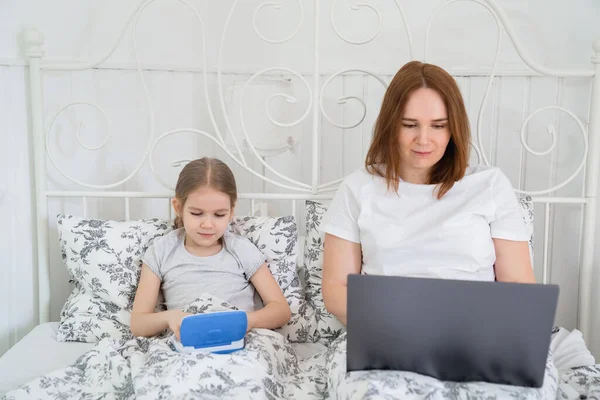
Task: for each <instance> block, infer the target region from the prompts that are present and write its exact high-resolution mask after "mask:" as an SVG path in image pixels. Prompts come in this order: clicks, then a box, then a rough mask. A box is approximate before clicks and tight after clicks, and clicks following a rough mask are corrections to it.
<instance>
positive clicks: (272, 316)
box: [131, 158, 291, 340]
mask: <svg viewBox="0 0 600 400" xmlns="http://www.w3.org/2000/svg"><path fill="white" fill-rule="evenodd" d="M236 200H237V189H236V184H235V178H234V176H233V173H232V172H231V170H230V169H229V167H228V166H227V165H226V164H225V163H223V162H222V161H220V160H217V159H214V158H201V159H199V160H195V161H192V162H190V163H189V164H187V165H186V166H185V167H184V168H183V170H182V171H181V173H180V174H179V179H178V180H177V186H176V187H175V198H174V199H173V200H172V202H173V208H174V209H175V213H176V214H177V217H176V218H175V223H174V227H175V229H174V230H173V231H172V232H170V233H168V234H166V235H164V236H162V237H159V238H156V239H155V240H154V242H153V243H152V244H151V245H150V247H148V250H147V251H146V254H145V255H144V257H143V258H142V261H143V264H142V272H141V276H140V282H139V285H138V288H137V292H136V296H135V300H134V303H133V311H132V314H131V332H132V333H133V335H134V336H154V335H156V334H158V333H160V332H162V331H163V330H165V329H166V328H169V329H170V330H171V331H173V333H174V334H175V336H176V337H177V339H178V340H179V328H180V326H181V321H182V319H183V317H185V316H186V315H189V314H187V313H185V312H183V311H181V310H182V308H184V307H185V306H186V305H187V304H189V303H190V302H191V301H192V300H194V299H196V298H197V297H198V296H199V295H201V294H203V293H208V294H211V295H214V296H217V297H219V298H221V299H223V300H225V301H227V302H229V303H230V304H232V305H234V306H236V307H237V308H238V309H240V310H244V311H246V312H247V313H248V328H247V331H249V330H250V329H252V328H266V329H274V328H279V327H281V326H283V325H285V324H286V323H287V322H288V321H289V320H290V317H291V311H290V307H289V306H288V303H287V301H286V299H285V297H284V296H283V292H282V291H281V288H280V287H279V285H278V284H277V282H276V281H275V279H274V278H273V276H272V275H271V272H270V271H269V268H268V267H267V264H266V263H265V256H264V255H263V254H262V253H261V252H260V250H258V249H257V248H256V247H255V246H254V245H253V244H252V242H250V241H249V240H248V239H246V238H243V237H241V236H238V235H235V234H233V233H232V232H230V231H228V230H227V227H228V225H229V223H230V222H231V220H232V218H233V211H234V207H235V203H236ZM161 289H162V291H163V295H164V299H165V303H166V306H167V311H162V312H155V309H156V305H157V301H158V295H159V292H160V290H161ZM255 290H256V291H258V294H259V295H260V297H261V298H262V301H263V304H264V307H263V308H261V309H260V310H258V311H256V310H255V304H254V298H255Z"/></svg>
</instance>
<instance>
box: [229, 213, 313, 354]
mask: <svg viewBox="0 0 600 400" xmlns="http://www.w3.org/2000/svg"><path fill="white" fill-rule="evenodd" d="M231 229H232V231H233V232H234V233H237V234H238V235H242V236H245V237H247V238H248V239H250V241H251V242H252V243H254V245H255V246H256V247H258V248H259V250H260V251H262V252H263V254H264V255H265V256H266V257H267V265H268V266H269V269H270V270H271V273H272V274H273V276H274V277H275V279H276V280H277V283H279V286H281V289H282V290H283V294H284V295H285V297H286V299H287V301H288V304H289V305H290V308H291V310H292V318H291V319H290V321H289V322H288V323H287V325H286V326H284V327H282V328H280V329H278V330H277V331H278V332H279V333H281V334H282V335H284V336H286V337H287V339H288V340H289V341H291V342H306V341H309V340H310V338H309V332H308V321H309V319H310V318H311V309H310V308H308V307H307V303H306V301H305V299H304V293H303V290H302V287H301V284H300V279H299V276H298V267H297V260H298V227H297V225H296V221H295V220H294V217H291V216H289V217H280V218H273V217H236V218H234V220H233V222H232V223H231Z"/></svg>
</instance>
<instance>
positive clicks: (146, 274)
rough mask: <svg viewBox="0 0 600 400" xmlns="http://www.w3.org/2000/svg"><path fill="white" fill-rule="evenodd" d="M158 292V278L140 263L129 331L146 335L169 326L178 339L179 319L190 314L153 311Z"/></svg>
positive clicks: (152, 334) (134, 334) (135, 334)
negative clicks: (140, 267)
mask: <svg viewBox="0 0 600 400" xmlns="http://www.w3.org/2000/svg"><path fill="white" fill-rule="evenodd" d="M159 292H160V278H159V277H158V276H156V274H155V273H154V272H152V270H151V269H150V268H149V267H148V266H147V265H146V264H142V273H141V276H140V282H139V284H138V288H137V291H136V293H135V300H134V301H133V310H132V312H131V333H132V334H133V336H145V337H148V336H154V335H157V334H159V333H161V332H162V331H164V330H165V329H167V328H170V329H171V330H172V331H173V333H175V336H176V337H177V340H179V328H180V327H181V320H182V319H183V317H185V316H186V315H190V314H187V313H184V312H183V311H180V310H168V311H161V312H154V310H155V309H156V303H157V301H158V294H159Z"/></svg>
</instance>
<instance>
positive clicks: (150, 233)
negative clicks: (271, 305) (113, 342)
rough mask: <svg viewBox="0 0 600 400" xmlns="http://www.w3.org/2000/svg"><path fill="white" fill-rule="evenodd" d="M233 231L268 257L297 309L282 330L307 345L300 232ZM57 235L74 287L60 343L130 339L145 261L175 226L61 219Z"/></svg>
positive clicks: (245, 224)
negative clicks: (298, 262)
mask: <svg viewBox="0 0 600 400" xmlns="http://www.w3.org/2000/svg"><path fill="white" fill-rule="evenodd" d="M231 229H232V230H233V231H234V232H235V233H238V234H240V235H243V236H246V237H248V238H249V239H250V240H251V241H252V242H253V243H254V244H255V245H256V246H257V247H258V248H259V249H260V250H261V251H262V252H263V253H264V254H265V255H266V257H267V263H268V266H269V269H270V270H271V272H272V273H273V275H274V276H275V279H276V280H277V282H278V283H279V284H280V285H281V287H282V289H283V291H284V295H285V296H286V298H287V300H288V303H289V304H290V307H291V308H292V320H291V321H290V322H289V323H288V324H287V325H286V326H285V327H283V328H281V329H280V331H281V333H282V334H284V335H285V336H287V337H288V339H289V340H292V341H304V340H305V338H306V336H307V322H306V319H307V317H306V316H305V315H304V313H305V312H307V310H306V307H305V306H304V305H303V303H304V296H303V292H302V289H301V287H300V280H299V279H298V272H297V270H296V257H297V249H298V230H297V227H296V223H295V222H294V219H293V218H292V217H281V218H272V217H245V218H235V219H234V221H233V222H232V224H231ZM58 230H59V237H60V245H61V250H62V254H63V260H64V262H65V265H66V267H67V270H68V271H69V273H70V275H71V278H72V279H71V280H72V283H74V285H75V287H74V289H73V291H72V293H71V295H70V296H69V298H68V300H67V302H66V303H65V305H64V306H63V309H62V311H61V318H60V324H59V334H58V340H59V341H80V342H97V341H98V340H100V339H102V338H104V337H106V336H112V337H117V338H126V337H130V335H131V332H130V330H129V324H130V316H131V308H132V306H133V300H134V298H135V291H136V288H137V283H138V280H139V271H140V268H141V258H142V256H143V255H144V253H145V251H146V249H147V248H148V246H149V245H150V243H151V241H152V240H153V239H154V238H156V237H157V236H161V235H163V234H165V233H167V232H169V231H170V230H171V222H170V221H165V220H159V219H147V220H139V221H104V220H97V219H86V218H79V217H74V216H65V215H59V216H58Z"/></svg>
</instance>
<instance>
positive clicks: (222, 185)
mask: <svg viewBox="0 0 600 400" xmlns="http://www.w3.org/2000/svg"><path fill="white" fill-rule="evenodd" d="M202 187H210V188H213V189H215V190H218V191H219V192H223V193H225V194H227V195H228V196H229V199H230V200H231V208H233V207H234V206H235V203H236V201H237V187H236V184H235V177H234V176H233V172H231V169H229V167H228V166H227V164H225V163H224V162H223V161H221V160H219V159H217V158H208V157H204V158H200V159H198V160H194V161H191V162H189V163H188V164H186V166H185V167H183V169H182V170H181V172H180V173H179V178H178V179H177V185H176V186H175V198H176V199H177V200H179V202H180V203H181V206H182V207H183V206H184V205H185V202H186V200H187V198H188V196H189V194H190V193H191V192H193V191H194V190H197V189H199V188H202ZM173 227H174V229H178V228H181V227H183V220H182V219H181V217H180V216H177V217H175V221H173Z"/></svg>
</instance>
